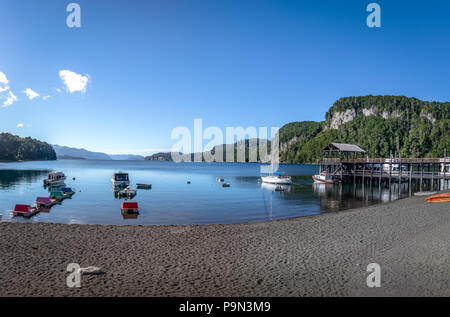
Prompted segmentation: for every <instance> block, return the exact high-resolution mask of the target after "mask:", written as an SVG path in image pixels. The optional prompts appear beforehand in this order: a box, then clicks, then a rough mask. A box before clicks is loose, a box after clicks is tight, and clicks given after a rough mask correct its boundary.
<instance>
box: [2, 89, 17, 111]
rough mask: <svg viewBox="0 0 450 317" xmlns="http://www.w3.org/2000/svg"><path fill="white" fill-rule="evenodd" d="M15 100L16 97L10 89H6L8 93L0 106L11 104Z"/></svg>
mask: <svg viewBox="0 0 450 317" xmlns="http://www.w3.org/2000/svg"><path fill="white" fill-rule="evenodd" d="M15 101H17V97H16V96H15V95H14V94H13V92H12V91H11V90H10V91H8V94H7V95H6V100H5V101H4V102H3V106H2V107H8V106H11V105H12V104H13V103H14V102H15Z"/></svg>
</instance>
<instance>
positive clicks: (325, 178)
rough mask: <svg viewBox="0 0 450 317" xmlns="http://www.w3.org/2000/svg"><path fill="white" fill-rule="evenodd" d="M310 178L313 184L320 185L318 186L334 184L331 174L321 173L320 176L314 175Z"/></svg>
mask: <svg viewBox="0 0 450 317" xmlns="http://www.w3.org/2000/svg"><path fill="white" fill-rule="evenodd" d="M312 178H313V180H314V182H315V183H320V184H334V183H335V181H334V179H333V176H332V175H331V174H328V173H327V172H322V173H320V174H317V175H314V176H313V177H312Z"/></svg>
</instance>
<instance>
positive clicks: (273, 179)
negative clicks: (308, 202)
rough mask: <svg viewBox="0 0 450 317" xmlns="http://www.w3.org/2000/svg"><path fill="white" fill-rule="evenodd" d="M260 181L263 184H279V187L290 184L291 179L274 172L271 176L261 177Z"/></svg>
mask: <svg viewBox="0 0 450 317" xmlns="http://www.w3.org/2000/svg"><path fill="white" fill-rule="evenodd" d="M261 180H262V181H263V183H268V184H281V185H290V184H292V179H291V177H290V176H288V175H285V174H284V173H281V172H275V173H273V175H269V176H263V177H261Z"/></svg>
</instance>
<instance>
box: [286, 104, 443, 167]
mask: <svg viewBox="0 0 450 317" xmlns="http://www.w3.org/2000/svg"><path fill="white" fill-rule="evenodd" d="M330 142H341V143H353V144H357V145H359V146H360V147H362V148H363V149H365V150H367V151H368V152H369V155H370V156H371V157H389V155H390V153H392V154H393V155H395V156H398V155H400V156H401V157H442V156H443V155H444V150H445V149H447V154H448V153H449V152H450V102H428V101H421V100H418V99H416V98H407V97H404V96H363V97H346V98H341V99H339V100H338V101H336V102H335V103H334V105H333V106H332V107H331V108H330V109H329V111H328V112H327V113H326V115H325V121H323V122H311V121H304V122H293V123H289V124H287V125H285V126H283V127H282V128H281V129H280V159H281V161H282V162H284V163H316V162H317V160H318V159H319V158H320V157H321V153H320V151H321V149H322V148H324V147H325V146H326V145H327V144H328V143H330Z"/></svg>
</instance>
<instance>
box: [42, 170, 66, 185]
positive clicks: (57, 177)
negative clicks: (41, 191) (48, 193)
mask: <svg viewBox="0 0 450 317" xmlns="http://www.w3.org/2000/svg"><path fill="white" fill-rule="evenodd" d="M66 178H67V177H66V175H64V173H63V172H51V173H50V174H48V176H47V178H46V179H44V181H43V182H44V186H48V185H56V184H63V183H64V181H65V180H66Z"/></svg>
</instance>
